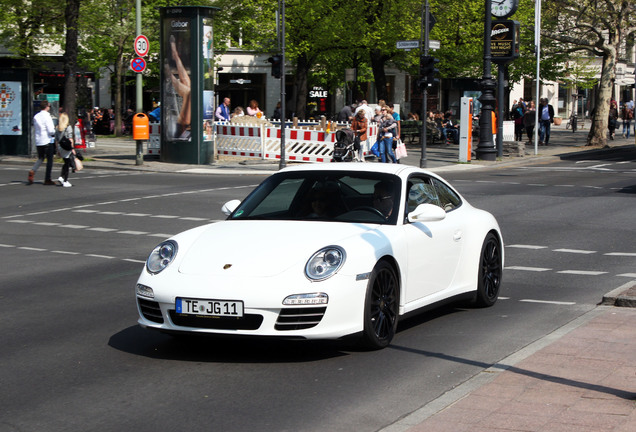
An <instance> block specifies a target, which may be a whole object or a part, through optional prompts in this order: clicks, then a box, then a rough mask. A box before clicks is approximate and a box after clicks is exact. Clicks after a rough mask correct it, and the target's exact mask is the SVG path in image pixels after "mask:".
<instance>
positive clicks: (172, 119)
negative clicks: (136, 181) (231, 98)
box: [161, 6, 218, 164]
mask: <svg viewBox="0 0 636 432" xmlns="http://www.w3.org/2000/svg"><path fill="white" fill-rule="evenodd" d="M216 10H218V9H217V8H212V7H203V6H180V7H168V8H161V68H162V69H161V75H162V79H161V131H162V137H161V159H162V161H164V162H174V163H190V164H204V163H207V162H208V152H209V149H208V147H209V145H207V144H204V143H205V142H207V141H205V140H204V133H206V132H205V123H204V117H205V114H204V111H206V109H205V105H206V104H209V103H213V102H206V103H204V101H205V100H206V99H207V100H208V101H213V100H214V97H213V93H212V94H210V92H213V90H212V89H207V88H206V87H211V86H208V85H207V84H204V83H208V81H209V80H207V79H204V78H205V76H206V75H207V74H208V68H207V66H205V65H204V63H205V64H207V63H210V64H211V61H212V60H213V59H212V58H211V57H210V56H211V46H212V39H211V37H212V23H211V21H212V20H211V17H212V14H213V12H214V11H216ZM204 20H205V25H204ZM205 31H207V34H208V35H209V46H210V49H207V43H208V41H206V40H205V37H206V36H205V35H204V32H205ZM201 47H206V48H205V49H202V48H201ZM206 55H207V56H208V57H207V58H206Z"/></svg>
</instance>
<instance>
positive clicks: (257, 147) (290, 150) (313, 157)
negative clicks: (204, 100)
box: [216, 124, 377, 162]
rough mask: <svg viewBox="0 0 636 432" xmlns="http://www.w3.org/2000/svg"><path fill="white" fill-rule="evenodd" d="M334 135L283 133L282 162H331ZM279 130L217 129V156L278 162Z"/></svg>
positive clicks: (301, 131) (300, 131)
mask: <svg viewBox="0 0 636 432" xmlns="http://www.w3.org/2000/svg"><path fill="white" fill-rule="evenodd" d="M376 135H377V125H376V124H372V125H371V126H370V127H369V131H368V136H369V137H373V138H372V139H369V142H368V144H367V142H363V143H362V145H363V149H364V155H365V156H366V155H368V154H369V153H370V148H371V146H372V145H373V144H374V143H375V137H376ZM335 142H336V134H335V132H326V131H317V130H307V129H294V128H286V129H285V160H289V161H294V162H331V159H332V155H333V147H334V144H335ZM280 144H281V129H280V127H268V126H265V125H259V126H256V125H249V126H241V125H232V126H230V125H227V124H224V125H217V128H216V148H217V152H218V154H220V155H229V156H241V157H254V158H260V159H267V160H275V159H280V153H281V152H280V150H281V149H280Z"/></svg>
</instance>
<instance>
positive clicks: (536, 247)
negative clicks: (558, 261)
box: [506, 244, 548, 249]
mask: <svg viewBox="0 0 636 432" xmlns="http://www.w3.org/2000/svg"><path fill="white" fill-rule="evenodd" d="M506 247H509V248H518V249H547V248H548V247H547V246H538V245H524V244H514V245H507V246H506Z"/></svg>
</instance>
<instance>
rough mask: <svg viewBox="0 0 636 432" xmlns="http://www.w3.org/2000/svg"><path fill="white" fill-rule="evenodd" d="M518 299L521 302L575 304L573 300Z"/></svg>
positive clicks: (559, 304)
mask: <svg viewBox="0 0 636 432" xmlns="http://www.w3.org/2000/svg"><path fill="white" fill-rule="evenodd" d="M519 301H520V302H523V303H542V304H551V305H558V306H573V305H575V304H576V303H575V302H564V301H550V300H533V299H521V300H519Z"/></svg>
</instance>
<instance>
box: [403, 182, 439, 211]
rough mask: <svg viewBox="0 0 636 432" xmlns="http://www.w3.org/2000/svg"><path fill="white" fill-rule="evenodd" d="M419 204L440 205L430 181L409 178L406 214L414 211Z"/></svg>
mask: <svg viewBox="0 0 636 432" xmlns="http://www.w3.org/2000/svg"><path fill="white" fill-rule="evenodd" d="M420 204H435V205H437V206H439V205H440V203H439V199H438V197H437V193H436V192H435V188H434V187H433V185H432V183H431V179H429V178H428V177H411V178H410V179H409V182H408V192H407V197H406V206H407V210H406V211H407V213H410V212H412V211H413V210H415V209H416V208H417V206H418V205H420Z"/></svg>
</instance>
